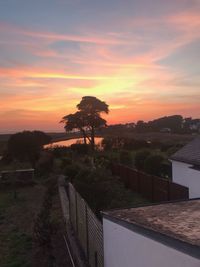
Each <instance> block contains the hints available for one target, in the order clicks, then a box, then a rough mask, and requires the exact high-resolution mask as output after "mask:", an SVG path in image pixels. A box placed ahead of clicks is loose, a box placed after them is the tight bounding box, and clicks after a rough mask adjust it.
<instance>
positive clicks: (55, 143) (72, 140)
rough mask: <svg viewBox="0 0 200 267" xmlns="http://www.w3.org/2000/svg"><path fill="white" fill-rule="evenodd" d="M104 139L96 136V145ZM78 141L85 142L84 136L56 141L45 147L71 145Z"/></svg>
mask: <svg viewBox="0 0 200 267" xmlns="http://www.w3.org/2000/svg"><path fill="white" fill-rule="evenodd" d="M102 139H103V138H102V137H95V144H96V145H98V144H100V143H101V141H102ZM77 143H83V138H74V139H69V140H64V141H58V142H54V143H51V144H48V145H46V146H45V148H49V147H56V146H71V145H72V144H77Z"/></svg>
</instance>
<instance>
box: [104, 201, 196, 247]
mask: <svg viewBox="0 0 200 267" xmlns="http://www.w3.org/2000/svg"><path fill="white" fill-rule="evenodd" d="M104 215H107V216H108V217H113V218H117V219H119V220H121V221H125V222H128V223H130V224H133V225H136V226H142V227H143V228H145V229H149V230H153V231H154V232H157V233H160V234H164V235H165V236H168V237H171V238H173V239H177V240H180V241H183V242H186V243H188V244H190V245H194V246H200V223H199V222H200V199H198V200H189V201H180V202H174V203H166V204H159V205H153V206H145V207H139V208H130V209H122V210H113V211H108V212H104Z"/></svg>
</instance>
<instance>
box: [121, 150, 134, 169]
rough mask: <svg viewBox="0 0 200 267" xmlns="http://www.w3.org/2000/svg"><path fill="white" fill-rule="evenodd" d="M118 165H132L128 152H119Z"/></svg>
mask: <svg viewBox="0 0 200 267" xmlns="http://www.w3.org/2000/svg"><path fill="white" fill-rule="evenodd" d="M120 163H121V164H124V165H128V166H131V165H132V155H131V153H130V152H129V151H127V150H122V151H120Z"/></svg>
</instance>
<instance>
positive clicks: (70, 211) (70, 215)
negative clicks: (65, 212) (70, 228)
mask: <svg viewBox="0 0 200 267" xmlns="http://www.w3.org/2000/svg"><path fill="white" fill-rule="evenodd" d="M67 191H68V192H67V193H68V198H69V221H70V224H71V225H72V220H71V218H72V210H71V193H70V192H71V190H70V185H69V183H68V186H67Z"/></svg>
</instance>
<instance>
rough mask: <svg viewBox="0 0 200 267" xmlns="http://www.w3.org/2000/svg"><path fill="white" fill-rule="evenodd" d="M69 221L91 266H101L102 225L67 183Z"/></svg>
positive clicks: (102, 260)
mask: <svg viewBox="0 0 200 267" xmlns="http://www.w3.org/2000/svg"><path fill="white" fill-rule="evenodd" d="M68 195H69V211H70V221H71V224H72V227H73V230H74V232H75V233H76V236H77V238H78V240H79V243H80V246H81V248H82V250H83V252H84V254H85V257H86V259H87V261H88V263H89V266H91V267H103V266H104V258H103V226H102V223H101V222H100V221H99V220H98V218H97V217H96V216H95V214H94V213H93V211H92V210H91V209H90V207H89V206H88V204H87V203H86V201H85V200H84V199H83V198H82V197H81V196H80V194H79V193H78V192H77V191H76V190H75V188H74V186H73V185H72V184H71V183H69V186H68Z"/></svg>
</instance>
